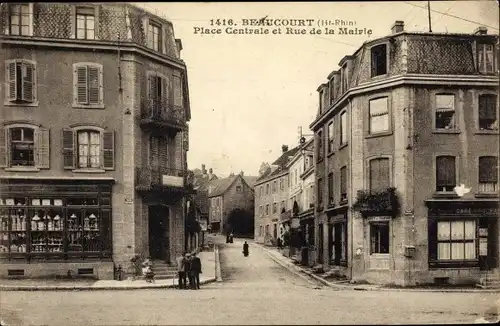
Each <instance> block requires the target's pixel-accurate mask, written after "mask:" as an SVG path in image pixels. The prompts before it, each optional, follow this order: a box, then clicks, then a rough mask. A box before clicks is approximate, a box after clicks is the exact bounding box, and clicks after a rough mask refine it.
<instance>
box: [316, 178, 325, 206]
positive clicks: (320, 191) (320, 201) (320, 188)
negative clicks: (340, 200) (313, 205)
mask: <svg viewBox="0 0 500 326" xmlns="http://www.w3.org/2000/svg"><path fill="white" fill-rule="evenodd" d="M324 187H325V185H324V183H323V178H318V183H317V188H316V197H317V202H318V208H321V207H322V206H323V203H324V200H323V199H324V198H323V197H324Z"/></svg>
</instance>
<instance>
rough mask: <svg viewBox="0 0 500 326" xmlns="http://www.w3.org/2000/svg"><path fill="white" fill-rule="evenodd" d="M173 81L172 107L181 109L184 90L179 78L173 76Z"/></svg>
mask: <svg viewBox="0 0 500 326" xmlns="http://www.w3.org/2000/svg"><path fill="white" fill-rule="evenodd" d="M173 79H174V105H175V106H179V107H183V106H184V88H183V83H182V80H183V79H182V77H181V76H176V75H174V76H173Z"/></svg>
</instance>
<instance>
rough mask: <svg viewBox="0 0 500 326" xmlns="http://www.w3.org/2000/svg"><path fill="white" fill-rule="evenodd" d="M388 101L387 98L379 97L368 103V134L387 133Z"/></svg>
mask: <svg viewBox="0 0 500 326" xmlns="http://www.w3.org/2000/svg"><path fill="white" fill-rule="evenodd" d="M388 103H389V101H388V98H387V97H381V98H378V99H374V100H371V101H370V102H369V111H370V120H369V127H368V128H369V133H370V134H376V133H379V132H384V131H389V105H388Z"/></svg>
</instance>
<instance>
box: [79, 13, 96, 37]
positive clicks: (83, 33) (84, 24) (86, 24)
mask: <svg viewBox="0 0 500 326" xmlns="http://www.w3.org/2000/svg"><path fill="white" fill-rule="evenodd" d="M95 25H96V24H95V9H94V8H86V7H78V8H76V38H77V39H83V40H93V39H95Z"/></svg>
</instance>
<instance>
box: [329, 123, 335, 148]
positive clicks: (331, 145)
mask: <svg viewBox="0 0 500 326" xmlns="http://www.w3.org/2000/svg"><path fill="white" fill-rule="evenodd" d="M333 133H334V130H333V121H331V122H330V123H329V124H328V153H332V152H333V139H334V137H333V136H334V134H333Z"/></svg>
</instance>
